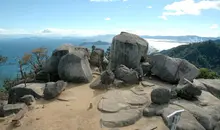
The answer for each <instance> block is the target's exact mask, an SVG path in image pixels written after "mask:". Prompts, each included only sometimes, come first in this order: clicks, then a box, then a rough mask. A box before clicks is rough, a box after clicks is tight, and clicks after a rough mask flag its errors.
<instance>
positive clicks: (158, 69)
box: [149, 54, 199, 83]
mask: <svg viewBox="0 0 220 130" xmlns="http://www.w3.org/2000/svg"><path fill="white" fill-rule="evenodd" d="M149 58H150V64H151V65H152V68H151V72H152V73H153V74H155V75H156V76H158V77H160V78H161V79H162V80H164V81H167V82H170V83H178V82H183V80H184V78H186V79H188V80H189V81H192V80H193V79H194V78H196V77H197V76H198V75H199V70H198V69H197V68H196V67H195V66H194V65H193V64H191V63H189V62H188V61H186V60H184V59H179V58H171V57H168V56H165V55H161V54H154V55H150V56H149Z"/></svg>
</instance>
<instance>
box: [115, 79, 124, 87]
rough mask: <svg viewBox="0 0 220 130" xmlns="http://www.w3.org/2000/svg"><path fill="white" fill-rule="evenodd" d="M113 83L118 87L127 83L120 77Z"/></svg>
mask: <svg viewBox="0 0 220 130" xmlns="http://www.w3.org/2000/svg"><path fill="white" fill-rule="evenodd" d="M113 85H114V86H115V87H117V88H121V87H124V86H125V83H124V82H123V81H121V80H119V79H115V80H114V82H113Z"/></svg>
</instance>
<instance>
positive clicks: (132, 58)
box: [110, 32, 148, 70]
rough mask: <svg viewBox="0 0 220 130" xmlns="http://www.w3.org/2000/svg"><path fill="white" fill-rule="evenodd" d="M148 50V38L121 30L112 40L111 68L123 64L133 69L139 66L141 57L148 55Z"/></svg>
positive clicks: (113, 68)
mask: <svg viewBox="0 0 220 130" xmlns="http://www.w3.org/2000/svg"><path fill="white" fill-rule="evenodd" d="M147 51H148V42H147V41H146V40H144V39H143V38H141V37H139V36H137V35H135V34H131V33H127V32H121V33H120V34H119V35H117V36H115V37H114V38H113V41H112V45H111V53H110V55H111V56H110V57H111V58H110V69H112V70H115V69H116V68H117V67H118V66H120V65H121V64H123V65H125V66H127V67H128V68H132V69H136V68H139V67H140V62H141V58H143V57H145V56H146V55H147Z"/></svg>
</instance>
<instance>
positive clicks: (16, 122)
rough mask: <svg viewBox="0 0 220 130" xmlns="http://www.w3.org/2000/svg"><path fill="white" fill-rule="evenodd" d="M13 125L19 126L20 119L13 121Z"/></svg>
mask: <svg viewBox="0 0 220 130" xmlns="http://www.w3.org/2000/svg"><path fill="white" fill-rule="evenodd" d="M12 123H13V126H14V127H20V126H21V121H13V122H12Z"/></svg>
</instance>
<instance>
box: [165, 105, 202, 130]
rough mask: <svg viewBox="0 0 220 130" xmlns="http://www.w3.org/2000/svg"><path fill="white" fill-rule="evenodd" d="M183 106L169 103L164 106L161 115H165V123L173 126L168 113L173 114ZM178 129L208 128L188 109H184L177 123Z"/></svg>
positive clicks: (199, 129)
mask: <svg viewBox="0 0 220 130" xmlns="http://www.w3.org/2000/svg"><path fill="white" fill-rule="evenodd" d="M181 109H182V108H181V107H179V106H176V105H169V106H168V107H166V108H164V109H163V111H162V114H161V116H162V117H163V119H164V121H165V124H166V125H167V126H168V127H169V128H171V125H172V124H171V123H172V122H171V121H170V119H169V118H167V116H168V115H170V114H172V113H173V112H175V111H177V110H181ZM176 129H177V130H206V129H205V128H204V127H203V126H202V125H201V124H200V123H199V122H198V121H197V120H196V118H195V117H193V115H192V114H190V113H189V112H188V111H184V112H182V114H181V117H180V120H179V122H178V123H177V127H176Z"/></svg>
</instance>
